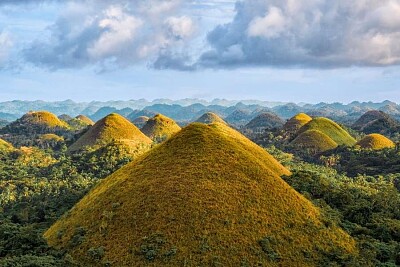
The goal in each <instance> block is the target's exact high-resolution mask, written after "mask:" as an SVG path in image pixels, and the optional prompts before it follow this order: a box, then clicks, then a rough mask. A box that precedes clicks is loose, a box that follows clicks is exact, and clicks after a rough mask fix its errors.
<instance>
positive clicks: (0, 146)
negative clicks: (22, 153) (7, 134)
mask: <svg viewBox="0 0 400 267" xmlns="http://www.w3.org/2000/svg"><path fill="white" fill-rule="evenodd" d="M13 149H14V147H13V146H12V145H11V144H10V143H8V142H6V141H4V140H3V139H1V138H0V152H4V151H10V150H13Z"/></svg>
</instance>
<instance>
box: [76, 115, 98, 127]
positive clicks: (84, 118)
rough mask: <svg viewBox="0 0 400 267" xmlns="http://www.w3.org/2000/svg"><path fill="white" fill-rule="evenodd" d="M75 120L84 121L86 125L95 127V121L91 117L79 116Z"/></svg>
mask: <svg viewBox="0 0 400 267" xmlns="http://www.w3.org/2000/svg"><path fill="white" fill-rule="evenodd" d="M75 119H77V120H80V121H82V122H83V123H85V124H86V125H94V121H92V120H91V119H90V118H89V117H87V116H85V115H78V116H76V117H75Z"/></svg>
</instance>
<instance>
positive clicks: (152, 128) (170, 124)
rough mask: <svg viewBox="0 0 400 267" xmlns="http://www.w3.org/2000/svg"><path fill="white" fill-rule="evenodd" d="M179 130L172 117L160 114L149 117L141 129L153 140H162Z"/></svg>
mask: <svg viewBox="0 0 400 267" xmlns="http://www.w3.org/2000/svg"><path fill="white" fill-rule="evenodd" d="M180 130H181V127H180V126H179V125H178V124H177V123H176V122H175V121H174V120H173V119H171V118H168V117H167V116H164V115H162V114H157V115H155V116H154V117H153V118H151V119H149V120H148V121H147V122H146V124H145V125H144V126H143V127H142V129H141V131H142V132H143V133H144V134H145V135H146V136H148V137H149V138H150V139H152V140H155V141H164V140H166V139H168V138H169V137H171V136H172V135H173V134H174V133H177V132H179V131H180Z"/></svg>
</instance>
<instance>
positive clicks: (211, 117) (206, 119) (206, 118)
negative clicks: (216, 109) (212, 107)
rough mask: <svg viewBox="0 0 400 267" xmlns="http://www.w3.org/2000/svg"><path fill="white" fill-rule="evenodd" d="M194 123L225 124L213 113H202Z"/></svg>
mask: <svg viewBox="0 0 400 267" xmlns="http://www.w3.org/2000/svg"><path fill="white" fill-rule="evenodd" d="M195 122H200V123H205V124H211V123H215V122H218V123H222V124H226V122H225V121H224V120H223V119H221V117H220V116H218V115H217V114H215V113H213V112H207V113H204V114H203V115H201V116H200V117H199V118H198V119H197V120H196V121H195Z"/></svg>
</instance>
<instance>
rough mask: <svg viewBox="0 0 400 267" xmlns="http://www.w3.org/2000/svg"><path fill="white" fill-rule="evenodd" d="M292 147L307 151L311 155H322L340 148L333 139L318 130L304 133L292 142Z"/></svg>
mask: <svg viewBox="0 0 400 267" xmlns="http://www.w3.org/2000/svg"><path fill="white" fill-rule="evenodd" d="M291 145H294V146H295V147H297V148H300V149H306V150H307V151H308V152H309V153H311V154H317V153H321V152H324V151H327V150H331V149H334V148H336V147H337V146H338V144H337V143H336V142H335V141H333V140H332V138H330V137H329V136H328V135H326V134H324V133H323V132H321V131H319V130H316V129H311V130H307V131H305V132H302V133H301V134H300V135H299V136H297V137H296V138H295V139H294V140H293V141H292V142H291Z"/></svg>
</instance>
